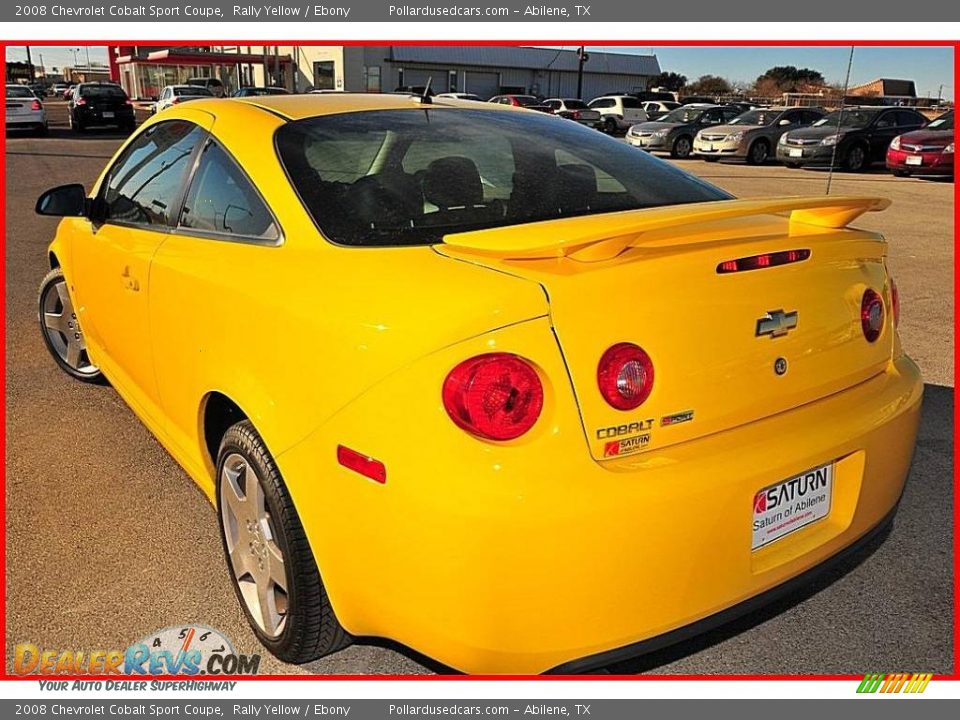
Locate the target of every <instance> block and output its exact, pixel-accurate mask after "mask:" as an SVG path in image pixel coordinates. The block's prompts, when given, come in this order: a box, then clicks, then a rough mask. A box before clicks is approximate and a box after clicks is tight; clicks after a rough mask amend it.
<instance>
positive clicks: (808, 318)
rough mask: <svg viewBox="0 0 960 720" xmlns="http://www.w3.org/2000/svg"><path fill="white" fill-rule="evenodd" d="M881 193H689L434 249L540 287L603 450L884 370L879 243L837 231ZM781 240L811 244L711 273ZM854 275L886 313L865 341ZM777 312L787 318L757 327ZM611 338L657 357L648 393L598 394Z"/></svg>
mask: <svg viewBox="0 0 960 720" xmlns="http://www.w3.org/2000/svg"><path fill="white" fill-rule="evenodd" d="M888 204H889V203H888V201H885V200H879V199H865V198H836V197H834V198H782V199H774V200H732V201H719V202H711V203H698V204H690V205H681V206H672V207H669V208H654V209H648V210H635V211H629V212H622V213H610V214H606V215H594V216H588V217H577V218H565V219H559V220H551V221H547V222H540V223H531V224H528V225H525V226H523V228H517V227H513V228H495V229H492V230H481V231H476V232H470V233H461V234H457V235H451V236H447V237H446V238H444V245H442V246H439V248H438V250H439V251H440V252H442V253H444V254H448V255H451V256H457V257H459V258H461V259H466V260H470V261H472V262H475V263H479V264H482V265H485V266H487V267H491V268H494V269H496V270H498V271H501V272H507V273H510V274H514V275H517V276H521V277H524V278H527V279H529V280H532V281H535V282H537V283H539V284H540V285H541V286H542V287H543V288H544V291H545V292H546V294H547V296H548V298H549V303H550V314H551V319H552V323H553V327H554V331H555V333H556V337H557V341H558V343H559V345H560V349H561V352H562V353H563V356H564V359H565V361H566V363H567V368H568V370H569V373H570V377H571V381H572V384H573V388H574V392H575V394H576V399H577V403H578V405H579V408H580V412H581V417H582V420H583V424H584V429H585V432H586V436H587V441H588V444H589V447H590V451H591V454H592V455H593V457H594V458H595V459H597V460H601V461H602V460H605V459H611V458H615V457H620V456H623V455H625V454H632V453H635V452H643V451H646V450H650V449H653V448H662V447H666V446H668V445H671V444H674V443H678V442H683V441H686V440H691V439H694V438H697V437H701V436H704V435H708V434H711V433H714V432H719V431H722V430H727V429H730V428H734V427H737V426H739V425H742V424H745V423H749V422H752V421H755V420H758V419H760V418H763V417H767V416H770V415H773V414H776V413H779V412H783V411H785V410H788V409H791V408H794V407H797V406H799V405H802V404H805V403H808V402H811V401H814V400H817V399H819V398H822V397H825V396H827V395H831V394H833V393H836V392H838V391H840V390H843V389H845V388H847V387H850V386H852V385H855V384H857V383H860V382H863V381H864V380H866V379H868V378H870V377H872V376H873V375H875V374H877V373H879V372H881V371H882V370H883V369H884V367H885V366H886V364H887V363H888V362H889V359H890V357H891V354H892V348H893V332H892V325H891V319H890V312H891V308H890V301H889V288H888V286H887V285H888V283H887V277H886V271H885V267H884V257H885V242H884V241H883V239H882V238H881V237H879V236H878V235H876V234H873V233H869V232H863V231H857V230H849V229H843V228H844V227H845V225H846V224H847V223H848V222H850V221H852V220H853V219H854V218H856V217H858V216H859V215H860V214H862V213H863V212H867V211H869V210H880V209H883V208H884V207H886V206H887V205H888ZM786 213H789V217H787V216H784V215H781V214H786ZM790 250H806V251H809V257H807V258H806V259H803V260H800V261H795V262H791V263H789V264H783V265H779V266H773V267H760V268H758V269H754V270H746V271H738V272H723V273H722V272H718V268H719V266H720V265H721V263H724V262H727V261H731V260H736V259H739V258H746V257H752V256H757V255H762V254H768V253H777V252H784V251H790ZM867 288H873V289H874V290H876V291H877V292H878V293H880V294H881V296H882V297H883V299H884V305H885V309H886V311H887V317H886V320H885V327H884V331H883V333H882V334H881V336H880V338H879V339H878V340H877V341H876V342H874V343H868V342H867V341H866V339H865V338H864V335H863V331H862V329H861V321H860V303H861V300H862V297H863V293H864V291H865V290H866V289H867ZM792 313H796V316H795V319H796V325H795V327H790V325H791V324H792V319H791V317H792V316H791V314H792ZM785 319H786V322H781V321H783V320H785ZM771 321H772V322H771ZM778 323H779V324H780V325H784V326H785V327H782V328H780V329H779V330H778V331H777V332H769V330H770V329H771V325H773V326H777V325H778ZM761 330H764V331H766V332H761ZM621 342H630V343H634V344H636V345H639V346H640V347H641V348H643V349H644V350H645V351H646V352H647V353H648V354H649V356H650V358H651V359H652V361H653V365H654V383H653V390H652V392H651V394H650V396H649V397H648V398H647V400H646V401H645V402H644V403H643V404H641V405H640V406H639V407H638V408H636V409H635V410H631V411H621V410H617V409H614V408H613V407H611V406H610V405H609V404H607V402H606V401H605V400H604V398H603V397H602V395H601V394H600V391H599V389H598V384H597V366H598V362H599V360H600V357H601V356H602V355H603V353H604V351H605V350H607V349H608V348H609V347H611V346H612V345H615V344H617V343H621ZM778 361H780V362H785V364H786V369H785V372H780V370H782V366H781V367H780V368H778V369H775V366H778V365H780V362H778Z"/></svg>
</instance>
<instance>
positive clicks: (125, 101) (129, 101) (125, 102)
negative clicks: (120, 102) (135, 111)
mask: <svg viewBox="0 0 960 720" xmlns="http://www.w3.org/2000/svg"><path fill="white" fill-rule="evenodd" d="M124 104H125V105H133V100H130V99H129V98H127V99H126V100H124Z"/></svg>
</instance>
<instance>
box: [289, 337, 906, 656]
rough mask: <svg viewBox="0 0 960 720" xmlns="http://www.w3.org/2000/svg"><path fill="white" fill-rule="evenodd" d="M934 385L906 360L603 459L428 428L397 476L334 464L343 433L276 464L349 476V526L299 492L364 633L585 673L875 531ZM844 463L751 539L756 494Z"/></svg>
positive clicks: (332, 576)
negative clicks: (828, 494)
mask: <svg viewBox="0 0 960 720" xmlns="http://www.w3.org/2000/svg"><path fill="white" fill-rule="evenodd" d="M398 382H400V380H399V378H398ZM398 387H400V385H398ZM922 392H923V385H922V381H921V378H920V375H919V371H918V370H917V368H916V366H915V365H914V364H913V362H912V361H910V359H909V358H907V357H905V356H903V357H901V358H899V359H898V360H897V361H896V362H891V363H890V364H889V365H888V367H887V369H886V371H885V372H884V373H882V374H880V375H878V376H875V377H874V378H872V379H870V380H868V381H866V382H863V383H861V384H860V385H857V386H855V387H853V388H850V389H848V390H845V391H843V392H840V393H837V394H835V395H832V396H830V397H827V398H823V399H821V400H819V401H816V402H812V403H809V404H807V405H805V406H802V407H800V408H797V409H795V410H792V411H788V412H783V413H780V414H778V415H775V416H771V417H768V418H766V419H764V420H761V421H757V422H754V423H751V424H749V425H746V426H742V427H740V428H737V429H735V430H731V431H727V432H722V433H716V434H714V435H710V436H707V437H703V438H700V439H698V440H693V441H690V442H687V443H683V444H679V445H673V446H670V447H666V448H663V449H661V450H652V451H650V452H647V453H640V454H638V455H633V456H629V457H626V458H623V459H621V460H616V461H608V462H605V463H603V464H602V465H601V464H599V463H597V462H594V461H593V460H591V459H590V458H589V456H588V453H587V451H586V448H585V447H584V445H583V442H582V440H581V441H580V442H577V439H576V438H575V437H571V436H569V435H567V436H564V435H563V434H562V433H561V434H560V437H561V438H562V439H564V443H563V444H561V445H559V446H558V448H560V449H558V450H556V451H554V452H553V453H552V454H550V455H539V456H537V457H536V458H533V459H532V460H530V461H529V462H524V463H523V464H521V465H520V466H519V467H511V465H510V464H509V463H506V462H500V460H501V456H498V455H491V454H490V453H489V452H480V453H478V454H476V456H473V455H471V454H469V453H468V452H467V451H464V450H463V449H461V448H458V453H457V457H456V458H455V459H452V460H451V459H450V458H448V457H446V456H445V455H443V448H444V446H445V445H446V444H447V437H446V436H445V435H444V432H445V431H444V430H443V428H440V427H439V426H437V427H434V426H433V425H430V424H429V423H427V424H426V425H421V426H418V428H417V430H416V432H415V433H414V435H413V436H410V437H409V438H408V439H407V441H406V442H405V443H404V445H405V446H406V447H407V450H406V451H405V452H404V451H403V450H402V449H400V448H399V447H398V449H397V450H396V451H395V452H392V453H391V454H390V455H389V456H388V457H387V458H386V461H387V465H388V468H390V469H389V470H388V472H394V470H393V468H396V474H395V475H391V476H390V478H389V479H388V482H387V484H386V485H383V486H376V487H373V486H372V485H373V484H372V483H369V482H367V483H363V482H362V481H358V480H357V479H356V477H355V476H350V475H344V471H343V469H342V468H336V467H335V466H332V467H329V468H328V467H319V461H318V458H324V457H329V456H330V451H329V448H328V447H327V446H328V445H329V443H330V438H326V439H320V438H314V439H312V440H310V441H308V442H304V443H302V444H301V445H300V446H298V447H296V448H294V449H293V450H291V451H289V452H288V453H285V454H284V455H281V457H280V458H279V459H278V462H279V465H280V469H281V472H282V473H283V474H284V476H285V478H287V480H288V484H289V482H290V479H291V477H292V476H294V475H302V474H306V475H307V480H306V481H307V482H311V480H310V479H309V478H310V477H311V476H312V477H317V475H318V473H319V474H321V475H326V474H329V476H330V477H333V478H335V479H336V478H342V479H343V482H342V483H341V482H332V481H331V484H330V487H329V488H324V494H328V493H333V492H335V493H336V502H337V507H336V513H337V514H338V515H340V514H342V515H343V516H344V517H348V518H350V522H349V523H345V524H344V529H343V530H341V531H340V532H334V533H332V535H331V531H330V528H331V527H332V526H333V525H335V524H336V523H337V522H338V521H337V519H336V517H335V516H327V515H326V514H327V513H328V512H331V511H330V510H328V507H327V506H329V504H330V503H329V502H326V501H324V500H322V499H321V501H320V502H321V503H322V504H318V505H317V506H316V507H308V506H306V505H305V501H304V500H301V498H299V497H297V495H296V494H295V495H294V499H295V501H296V503H297V507H298V511H299V512H300V515H301V517H302V518H304V526H305V528H306V529H307V533H308V536H309V537H310V541H311V546H312V547H313V548H314V553H315V554H316V555H317V558H318V564H319V566H320V568H321V573H322V574H323V576H324V580H325V582H326V583H327V584H328V589H329V591H330V597H331V601H332V602H333V605H334V609H335V611H336V613H337V616H338V618H339V619H340V621H341V622H342V623H343V624H344V626H345V627H346V628H347V629H348V630H349V631H350V632H352V633H354V634H358V635H379V636H385V637H389V638H391V639H394V640H396V641H399V642H401V643H403V644H405V645H408V646H410V647H412V648H414V649H416V650H417V651H419V652H421V653H423V654H425V655H427V656H429V657H432V658H435V659H436V660H438V661H440V662H442V663H444V664H446V665H448V666H451V667H454V668H457V669H459V670H463V671H466V672H471V673H519V674H527V673H541V672H547V671H550V670H551V669H555V670H559V671H564V672H566V671H576V670H583V669H586V668H588V667H595V666H597V665H600V664H604V663H607V662H612V661H614V660H617V659H623V658H625V657H628V656H632V655H635V654H637V653H638V652H641V653H642V652H648V651H650V650H653V649H656V648H658V647H663V646H664V645H665V644H669V643H672V642H676V641H678V640H681V639H684V638H686V637H689V636H690V635H692V634H695V633H696V632H699V631H702V630H703V629H705V628H708V627H713V626H715V625H716V624H719V623H722V622H726V621H727V620H728V619H731V618H732V617H734V616H735V615H736V614H739V613H741V612H743V611H745V610H749V609H750V608H751V607H753V606H754V605H755V604H756V603H759V602H761V601H762V598H764V597H765V593H768V592H770V591H773V590H774V589H778V592H780V593H781V594H782V593H786V592H789V591H790V589H791V586H789V585H785V583H788V581H790V580H792V579H795V578H802V577H804V576H805V573H807V572H808V571H811V570H813V569H815V568H817V567H818V566H820V565H821V564H823V563H824V562H826V561H828V560H829V559H830V558H834V557H836V556H837V555H838V553H840V552H841V551H843V550H844V549H845V548H849V547H851V546H853V545H855V544H856V543H857V542H858V541H860V540H861V539H862V538H864V537H865V536H866V535H867V534H868V533H869V532H870V531H871V530H872V529H874V528H876V527H878V526H879V525H880V524H881V523H882V522H884V520H885V518H887V517H888V516H889V515H890V514H891V512H892V511H893V509H894V508H895V506H896V504H897V501H898V499H899V498H900V495H901V493H902V490H903V486H904V482H905V480H906V476H907V473H908V470H909V467H910V461H911V458H912V454H913V449H914V443H915V439H916V433H917V427H918V424H919V417H920V405H921V398H922ZM371 402H372V407H377V408H380V410H381V412H380V415H379V416H378V423H379V424H380V425H386V426H387V427H390V428H395V430H392V432H396V433H407V432H409V431H404V430H403V429H402V423H401V422H400V419H401V418H402V417H403V416H404V413H403V410H402V409H401V410H399V411H398V412H399V414H398V417H397V420H396V421H394V418H392V417H391V412H392V411H391V410H388V409H386V408H388V404H386V403H384V402H381V401H378V400H376V399H375V398H371ZM395 404H396V405H398V406H401V407H402V406H403V400H402V399H398V400H397V402H396V403H395ZM408 407H409V406H408ZM361 410H363V408H361ZM368 413H369V409H367V410H365V411H363V412H362V413H361V414H362V415H364V416H365V415H367V414H368ZM448 424H449V423H448ZM408 426H409V422H408ZM344 427H347V426H343V427H342V428H340V429H338V430H335V431H334V432H336V433H340V434H342V433H344V432H345V430H344V429H343V428H344ZM425 438H428V439H429V440H428V441H425ZM425 442H426V444H425ZM362 447H363V448H364V450H366V448H368V447H369V448H372V449H371V450H370V452H371V453H372V454H374V455H376V454H377V450H376V448H375V447H373V446H371V445H369V444H367V445H364V446H362ZM463 447H467V446H463ZM427 448H429V450H427ZM502 457H507V455H506V454H505V453H504V454H503V455H502ZM831 461H833V462H835V465H834V468H835V475H834V478H835V479H834V483H835V485H834V489H833V496H832V500H831V510H830V513H829V515H828V516H827V517H825V518H823V519H822V520H819V521H817V522H815V523H813V524H811V525H809V526H807V527H804V528H802V529H801V530H798V531H796V532H794V533H792V534H790V535H788V536H786V537H784V538H782V539H780V540H778V541H776V542H773V543H771V544H769V545H767V546H765V547H763V548H761V549H759V550H757V551H751V532H752V520H753V506H752V503H753V498H754V496H755V494H756V493H757V491H758V490H760V489H763V488H766V487H768V486H770V485H772V484H774V483H777V482H779V481H781V480H785V479H787V478H790V477H793V476H794V475H796V474H798V473H801V472H803V471H805V470H808V469H810V468H814V467H817V466H818V465H821V464H824V463H829V462H831ZM301 482H303V480H302V479H301ZM354 486H356V487H357V488H359V489H358V490H353V489H351V488H353V487H354ZM391 493H393V495H392V496H391ZM766 597H768V598H769V597H770V596H766Z"/></svg>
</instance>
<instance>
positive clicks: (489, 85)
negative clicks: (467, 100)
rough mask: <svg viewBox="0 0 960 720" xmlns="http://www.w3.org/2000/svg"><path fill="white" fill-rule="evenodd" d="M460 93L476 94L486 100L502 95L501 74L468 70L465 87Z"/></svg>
mask: <svg viewBox="0 0 960 720" xmlns="http://www.w3.org/2000/svg"><path fill="white" fill-rule="evenodd" d="M460 92H468V93H474V94H475V95H479V96H480V97H481V98H483V99H484V100H489V99H490V98H492V97H493V96H494V95H499V94H500V73H495V72H474V71H472V70H467V77H466V82H465V87H462V88H460Z"/></svg>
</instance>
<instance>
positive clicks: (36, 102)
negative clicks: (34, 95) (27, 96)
mask: <svg viewBox="0 0 960 720" xmlns="http://www.w3.org/2000/svg"><path fill="white" fill-rule="evenodd" d="M30 109H31V110H34V111H36V110H43V105H41V104H40V101H39V100H34V101H33V102H32V103H30Z"/></svg>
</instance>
